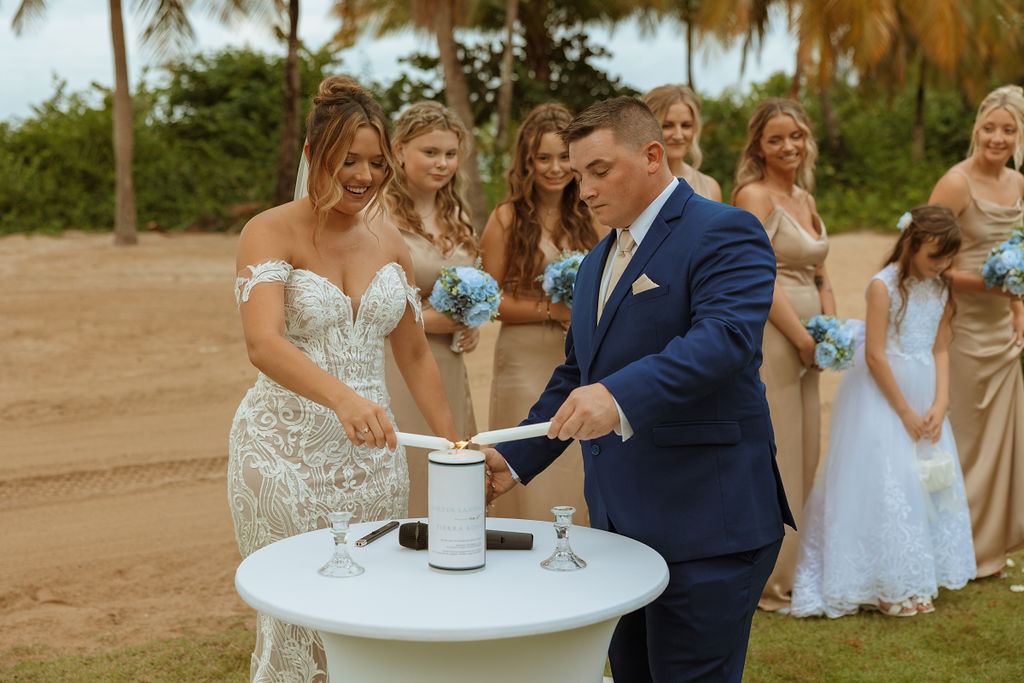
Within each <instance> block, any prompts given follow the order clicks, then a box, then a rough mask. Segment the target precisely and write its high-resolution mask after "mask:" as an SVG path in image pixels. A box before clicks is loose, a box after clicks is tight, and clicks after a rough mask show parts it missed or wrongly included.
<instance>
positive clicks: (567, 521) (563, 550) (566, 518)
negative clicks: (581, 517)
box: [540, 505, 587, 572]
mask: <svg viewBox="0 0 1024 683" xmlns="http://www.w3.org/2000/svg"><path fill="white" fill-rule="evenodd" d="M551 512H552V513H553V514H554V515H555V552H553V553H551V557H549V558H548V559H546V560H544V561H543V562H541V563H540V566H541V567H543V568H544V569H550V570H551V571H555V572H571V571H575V570H577V569H583V568H584V567H586V566H587V563H586V562H584V561H583V559H582V558H581V557H580V556H579V555H577V554H576V553H574V552H573V551H572V548H571V547H570V546H569V527H571V526H572V513H574V512H576V508H574V507H573V506H571V505H557V506H555V507H553V508H551Z"/></svg>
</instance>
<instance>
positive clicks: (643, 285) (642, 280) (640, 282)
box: [633, 273, 659, 295]
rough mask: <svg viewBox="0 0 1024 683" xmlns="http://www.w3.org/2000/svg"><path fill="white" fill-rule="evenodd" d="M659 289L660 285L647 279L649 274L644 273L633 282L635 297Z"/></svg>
mask: <svg viewBox="0 0 1024 683" xmlns="http://www.w3.org/2000/svg"><path fill="white" fill-rule="evenodd" d="M658 287H659V285H658V283H657V282H655V281H654V280H652V279H651V278H649V277H647V274H646V273H644V274H643V275H641V276H640V277H638V278H637V279H636V280H634V281H633V294H634V295H635V294H639V293H641V292H646V291H647V290H649V289H657V288H658Z"/></svg>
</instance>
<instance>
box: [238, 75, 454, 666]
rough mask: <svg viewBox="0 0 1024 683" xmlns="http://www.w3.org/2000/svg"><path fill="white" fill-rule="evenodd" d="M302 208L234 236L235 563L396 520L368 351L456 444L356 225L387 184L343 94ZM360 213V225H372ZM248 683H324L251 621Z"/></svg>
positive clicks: (321, 124)
mask: <svg viewBox="0 0 1024 683" xmlns="http://www.w3.org/2000/svg"><path fill="white" fill-rule="evenodd" d="M307 140H308V142H307V144H306V147H305V150H304V152H305V154H306V156H307V157H308V161H309V177H308V179H307V181H306V187H307V191H308V196H307V197H303V198H301V199H297V200H296V201H293V202H289V203H287V204H284V205H282V206H278V207H275V208H273V209H270V210H268V211H264V212H263V213H261V214H259V215H258V216H256V217H255V218H253V219H252V220H251V221H250V222H249V224H248V225H246V227H245V229H244V230H243V231H242V235H241V239H240V241H239V246H238V259H237V268H238V279H237V281H236V288H235V289H236V291H235V296H236V299H237V302H238V305H239V309H240V311H241V316H242V328H243V330H244V333H245V342H246V348H247V349H248V352H249V359H250V360H251V361H252V364H253V365H255V366H256V367H257V368H258V369H259V374H258V376H257V378H256V383H255V385H254V386H253V387H252V388H251V389H250V390H249V392H248V393H247V394H246V396H245V398H244V399H243V400H242V403H241V405H240V406H239V408H238V412H237V413H236V414H235V419H234V422H233V423H232V426H231V435H230V441H229V453H230V459H229V464H228V502H229V505H230V508H231V515H232V518H233V521H234V525H235V537H236V539H237V541H238V548H239V550H240V551H241V554H242V556H243V557H246V556H248V555H249V554H251V553H252V552H254V551H255V550H257V549H259V548H261V547H263V546H265V545H268V544H270V543H272V542H273V541H276V540H279V539H281V538H285V537H288V536H292V535H294V534H299V533H303V532H306V531H311V530H313V529H317V528H322V527H326V526H328V524H327V513H329V512H332V511H336V510H348V511H350V512H352V513H353V517H352V521H353V522H359V521H370V520H381V519H397V518H402V517H405V516H406V509H407V505H408V497H409V478H408V469H407V465H406V459H405V452H404V449H402V448H400V447H398V446H397V442H396V437H395V429H394V426H393V424H392V423H393V421H392V415H391V412H390V409H389V407H388V404H389V399H388V394H387V390H386V388H385V382H384V339H385V337H386V338H388V339H389V340H390V342H391V347H392V349H393V351H394V356H395V359H396V361H397V363H398V366H399V368H400V369H401V371H402V374H403V376H404V377H406V378H407V380H408V384H409V388H410V390H411V392H412V395H413V398H414V399H415V401H416V403H417V405H418V406H419V408H420V410H421V411H422V413H423V415H424V417H426V419H427V423H428V424H429V425H430V427H431V429H432V430H433V431H434V432H435V433H436V434H440V435H444V436H446V437H448V438H450V439H454V438H456V434H455V424H454V420H453V419H452V414H451V411H450V410H449V408H448V402H447V400H445V398H444V395H445V394H444V389H443V387H442V384H441V376H440V373H439V372H438V369H437V364H436V363H435V361H434V358H433V356H432V355H431V353H430V349H429V347H428V346H427V340H426V337H425V336H424V333H423V327H422V318H421V313H420V306H419V300H418V298H417V295H416V290H415V289H414V288H413V287H411V286H410V285H409V281H410V280H411V279H412V263H411V259H410V256H409V252H408V249H407V248H406V246H405V242H404V241H403V240H402V237H401V235H400V234H399V233H398V231H397V230H396V229H395V228H393V227H390V226H384V225H381V224H380V223H379V222H378V223H377V226H378V227H375V228H374V230H373V231H372V232H371V230H370V229H369V228H368V226H367V224H366V222H365V221H364V216H363V215H364V211H363V210H364V209H365V208H367V206H368V205H369V204H371V202H374V200H375V199H376V196H377V193H378V191H379V190H380V189H381V187H382V186H383V185H384V184H385V183H386V182H387V180H388V179H389V177H390V176H391V165H390V161H391V159H390V146H389V144H388V135H387V123H386V119H385V117H384V114H383V112H382V111H381V109H380V106H379V105H378V104H377V103H376V102H375V101H374V100H373V98H372V97H371V96H370V95H369V94H368V93H366V92H365V91H364V90H363V89H362V88H360V87H359V86H358V85H357V84H356V83H355V82H353V81H351V80H349V79H346V78H341V77H331V78H328V79H326V80H324V81H323V82H322V83H321V84H320V88H319V93H318V94H317V96H316V97H315V98H314V99H313V108H312V110H311V111H310V114H309V118H308V119H307ZM372 210H373V207H371V209H370V212H372ZM250 676H251V679H252V680H253V681H277V680H288V681H326V679H327V674H326V658H325V656H324V652H323V648H322V645H321V643H320V640H319V638H318V637H317V636H316V634H315V632H313V631H311V630H308V629H304V628H300V627H297V626H293V625H290V624H285V623H284V622H281V621H278V620H276V619H272V618H271V617H268V616H266V615H263V614H261V615H259V620H258V626H257V634H256V649H255V652H253V656H252V662H251V669H250Z"/></svg>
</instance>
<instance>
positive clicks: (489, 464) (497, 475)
mask: <svg viewBox="0 0 1024 683" xmlns="http://www.w3.org/2000/svg"><path fill="white" fill-rule="evenodd" d="M481 450H483V453H484V471H485V472H486V473H487V476H486V478H485V480H484V486H485V487H486V490H485V495H486V498H487V504H488V505H490V504H491V502H493V501H494V499H495V498H497V497H498V496H500V495H501V494H503V493H505V492H506V491H508V490H509V489H510V488H512V487H513V486H515V485H516V480H515V479H513V478H512V471H511V470H510V469H509V468H508V463H507V462H505V458H504V457H502V455H501V453H499V452H498V451H497V450H496V449H494V448H484V449H481Z"/></svg>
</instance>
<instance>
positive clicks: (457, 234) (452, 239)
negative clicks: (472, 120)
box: [384, 100, 479, 256]
mask: <svg viewBox="0 0 1024 683" xmlns="http://www.w3.org/2000/svg"><path fill="white" fill-rule="evenodd" d="M435 130H442V131H451V132H452V133H455V137H456V138H458V140H459V151H458V154H459V164H458V168H457V170H456V172H455V174H454V175H452V178H451V180H449V181H448V182H447V183H446V184H445V186H444V187H442V188H441V189H440V190H438V192H437V198H436V200H435V202H436V207H437V209H436V210H437V220H438V222H439V223H440V224H441V225H443V226H445V228H447V229H446V230H445V232H444V234H442V235H441V236H439V237H437V238H434V237H431V236H430V235H428V234H427V232H426V231H425V230H424V229H423V221H422V220H420V216H419V214H418V213H416V208H415V207H414V206H413V203H412V196H411V195H410V193H409V180H408V178H407V176H406V174H405V169H404V168H403V166H402V164H395V176H394V178H392V179H391V182H390V183H389V184H388V186H387V188H386V189H385V190H384V203H385V205H386V206H387V209H388V213H390V214H391V217H392V218H393V219H394V220H395V222H396V223H398V225H399V226H400V227H401V228H403V229H405V230H408V231H410V232H414V233H416V234H417V235H419V236H420V237H423V238H425V239H427V240H429V241H431V242H434V243H435V244H436V245H437V247H438V249H440V250H441V252H442V253H444V254H449V253H451V251H452V250H453V249H454V248H456V247H457V246H460V245H461V246H462V247H463V248H464V249H465V250H466V251H467V252H469V253H470V254H472V255H474V256H475V255H476V254H477V253H478V252H479V249H478V247H477V243H476V238H475V237H474V236H473V224H472V223H470V222H469V208H468V207H467V206H466V202H465V201H463V199H462V194H461V192H460V188H459V186H460V185H461V182H460V176H461V174H462V155H463V154H465V152H466V138H467V136H468V133H467V132H466V128H465V126H463V125H462V122H461V121H459V117H458V116H456V115H455V112H453V111H452V110H451V109H449V108H448V107H446V106H444V105H443V104H441V103H439V102H432V101H429V100H427V101H424V102H417V103H416V104H413V105H410V106H409V108H408V109H406V110H405V111H404V112H402V115H401V116H399V117H398V119H397V120H396V121H395V133H394V135H393V136H392V141H391V147H392V150H396V149H398V147H399V146H401V145H405V144H406V143H408V142H410V141H411V140H415V139H416V138H418V137H419V136H421V135H426V134H427V133H432V132H434V131H435Z"/></svg>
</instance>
